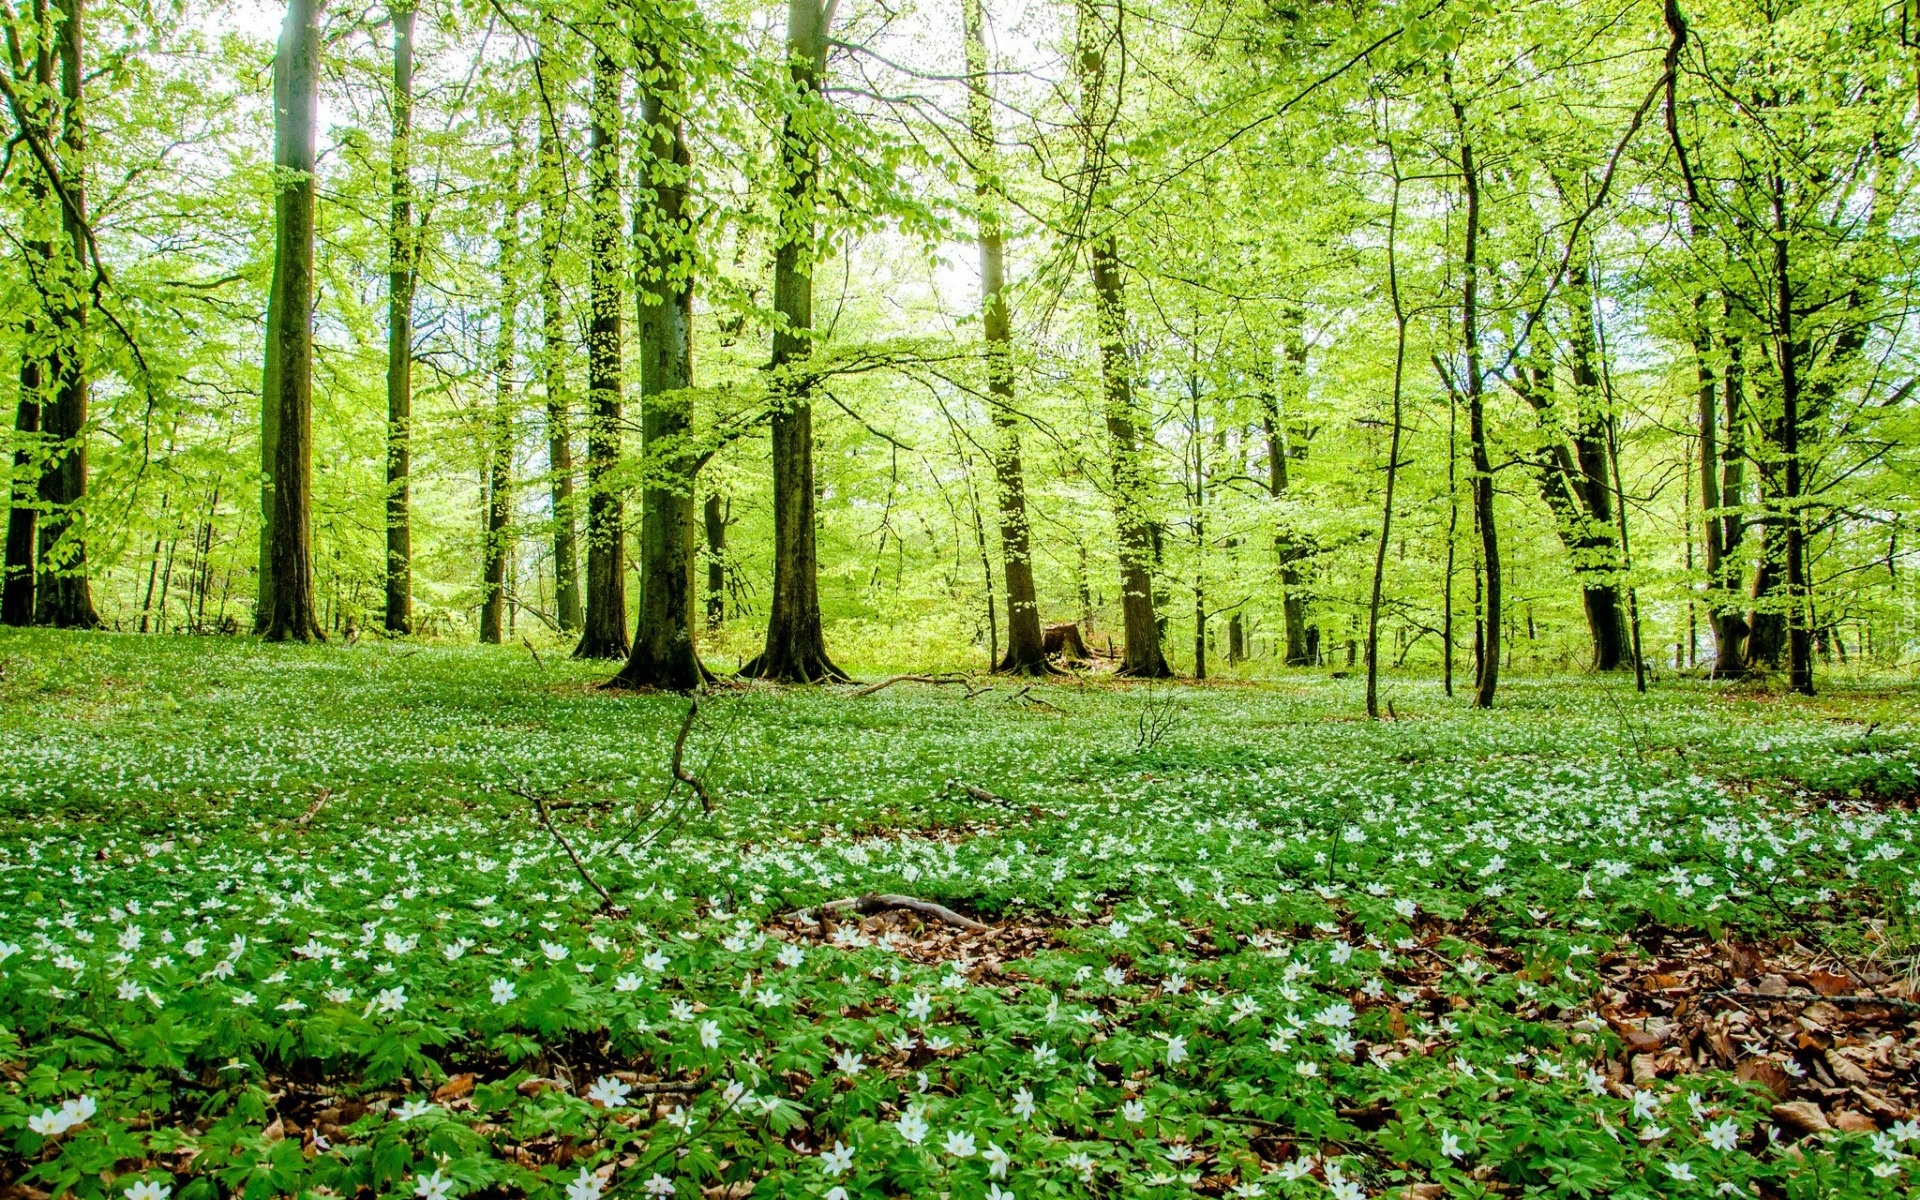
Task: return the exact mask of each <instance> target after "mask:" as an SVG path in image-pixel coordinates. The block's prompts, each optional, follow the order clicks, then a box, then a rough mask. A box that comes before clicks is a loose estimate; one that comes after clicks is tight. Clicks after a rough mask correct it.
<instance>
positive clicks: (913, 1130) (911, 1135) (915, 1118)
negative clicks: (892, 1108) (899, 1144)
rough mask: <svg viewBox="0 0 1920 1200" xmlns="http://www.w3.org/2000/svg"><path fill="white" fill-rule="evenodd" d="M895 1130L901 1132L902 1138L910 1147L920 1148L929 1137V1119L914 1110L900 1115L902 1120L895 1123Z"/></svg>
mask: <svg viewBox="0 0 1920 1200" xmlns="http://www.w3.org/2000/svg"><path fill="white" fill-rule="evenodd" d="M894 1128H895V1129H897V1130H899V1131H900V1137H901V1138H902V1139H903V1140H904V1141H905V1142H906V1143H907V1144H908V1145H909V1146H918V1145H919V1144H920V1143H921V1142H923V1141H925V1140H926V1137H927V1131H928V1126H927V1119H926V1118H925V1117H923V1116H921V1115H920V1114H919V1113H917V1112H914V1111H913V1110H912V1109H908V1110H907V1111H906V1112H903V1113H901V1114H900V1120H899V1121H897V1122H895V1124H894Z"/></svg>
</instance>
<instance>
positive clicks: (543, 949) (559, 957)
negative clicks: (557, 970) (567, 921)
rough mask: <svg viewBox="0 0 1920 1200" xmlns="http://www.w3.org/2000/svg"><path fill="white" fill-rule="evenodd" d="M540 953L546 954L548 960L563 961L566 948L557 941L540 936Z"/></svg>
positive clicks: (565, 955) (566, 952) (566, 951)
mask: <svg viewBox="0 0 1920 1200" xmlns="http://www.w3.org/2000/svg"><path fill="white" fill-rule="evenodd" d="M540 953H542V954H544V955H546V956H547V961H548V962H564V961H565V960H566V957H567V954H568V950H567V948H566V947H565V946H562V945H560V944H559V943H558V942H549V941H547V940H546V939H545V938H542V939H540Z"/></svg>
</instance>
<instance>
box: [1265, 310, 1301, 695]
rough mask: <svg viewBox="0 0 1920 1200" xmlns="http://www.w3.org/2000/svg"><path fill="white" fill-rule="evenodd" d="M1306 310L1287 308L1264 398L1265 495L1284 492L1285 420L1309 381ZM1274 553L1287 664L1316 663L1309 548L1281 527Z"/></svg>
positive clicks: (1287, 452) (1285, 482)
mask: <svg viewBox="0 0 1920 1200" xmlns="http://www.w3.org/2000/svg"><path fill="white" fill-rule="evenodd" d="M1306 319H1307V316H1306V313H1305V311H1304V310H1302V309H1300V308H1297V307H1292V306H1289V308H1288V309H1287V317H1286V321H1287V335H1286V341H1285V344H1284V346H1283V348H1282V350H1281V355H1282V359H1281V362H1280V364H1279V378H1278V379H1276V380H1275V381H1274V389H1273V392H1272V394H1271V395H1269V396H1268V397H1267V400H1266V413H1265V421H1266V434H1267V494H1268V495H1271V496H1273V497H1274V498H1276V499H1278V498H1279V497H1280V496H1282V495H1284V494H1286V491H1287V489H1288V487H1290V486H1291V483H1290V481H1289V479H1288V477H1287V476H1288V471H1287V459H1288V455H1289V454H1290V452H1291V451H1292V447H1291V446H1290V445H1289V444H1288V439H1287V422H1288V420H1290V419H1291V418H1290V417H1289V415H1288V414H1289V413H1290V412H1291V411H1292V409H1293V405H1294V402H1295V401H1297V400H1299V399H1301V397H1302V395H1303V393H1304V392H1305V390H1306V381H1307V333H1306V328H1305V326H1306ZM1273 548H1274V555H1275V557H1277V558H1278V559H1279V560H1280V616H1281V621H1282V624H1283V626H1284V634H1285V636H1286V639H1287V648H1286V656H1285V658H1284V660H1283V661H1284V662H1285V663H1286V665H1287V666H1289V667H1304V666H1310V665H1312V664H1311V663H1310V662H1309V661H1308V660H1309V655H1308V654H1307V598H1306V596H1305V595H1304V594H1303V593H1302V592H1301V590H1300V563H1301V561H1302V560H1303V559H1305V558H1306V557H1307V555H1308V554H1309V553H1310V552H1311V547H1310V546H1309V545H1308V544H1307V543H1306V542H1305V541H1304V540H1301V539H1298V538H1296V537H1295V535H1294V534H1293V532H1292V531H1291V530H1289V529H1284V528H1283V529H1281V530H1280V531H1279V532H1277V533H1275V534H1274V537H1273Z"/></svg>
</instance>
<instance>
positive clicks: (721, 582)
mask: <svg viewBox="0 0 1920 1200" xmlns="http://www.w3.org/2000/svg"><path fill="white" fill-rule="evenodd" d="M703 516H704V517H705V519H706V526H707V628H708V629H709V630H715V629H719V628H720V626H721V625H722V624H724V623H725V622H726V619H727V516H726V512H725V511H724V510H723V509H722V507H721V501H720V493H719V492H708V493H707V503H706V510H705V512H704V513H703Z"/></svg>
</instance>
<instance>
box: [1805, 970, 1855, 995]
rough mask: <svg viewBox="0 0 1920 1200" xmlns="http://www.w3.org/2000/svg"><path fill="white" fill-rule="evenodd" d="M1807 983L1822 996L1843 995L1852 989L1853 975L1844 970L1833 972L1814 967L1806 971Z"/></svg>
mask: <svg viewBox="0 0 1920 1200" xmlns="http://www.w3.org/2000/svg"><path fill="white" fill-rule="evenodd" d="M1807 983H1808V985H1809V986H1811V987H1812V988H1813V990H1814V991H1816V992H1819V993H1820V994H1821V995H1822V996H1844V995H1846V994H1847V993H1848V992H1851V991H1852V990H1853V977H1852V976H1850V975H1848V974H1847V973H1846V972H1845V971H1844V970H1842V971H1839V972H1834V971H1828V970H1823V969H1821V968H1819V967H1815V968H1814V969H1813V970H1811V971H1809V972H1807Z"/></svg>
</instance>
